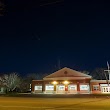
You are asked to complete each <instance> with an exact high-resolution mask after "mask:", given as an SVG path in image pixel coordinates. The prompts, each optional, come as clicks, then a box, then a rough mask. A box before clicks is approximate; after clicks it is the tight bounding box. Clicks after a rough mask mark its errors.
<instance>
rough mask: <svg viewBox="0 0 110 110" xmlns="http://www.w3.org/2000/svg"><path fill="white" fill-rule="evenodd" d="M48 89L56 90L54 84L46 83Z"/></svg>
mask: <svg viewBox="0 0 110 110" xmlns="http://www.w3.org/2000/svg"><path fill="white" fill-rule="evenodd" d="M46 90H54V85H46Z"/></svg>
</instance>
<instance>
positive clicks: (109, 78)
mask: <svg viewBox="0 0 110 110" xmlns="http://www.w3.org/2000/svg"><path fill="white" fill-rule="evenodd" d="M107 67H108V69H107V70H104V71H105V72H108V75H109V77H108V78H107V76H106V75H105V76H106V80H107V82H108V86H109V81H110V66H109V63H108V61H107Z"/></svg>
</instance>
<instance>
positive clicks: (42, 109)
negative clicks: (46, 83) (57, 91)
mask: <svg viewBox="0 0 110 110" xmlns="http://www.w3.org/2000/svg"><path fill="white" fill-rule="evenodd" d="M0 110H110V99H109V98H108V97H106V98H29V97H28V98H26V97H25V98H23V97H0Z"/></svg>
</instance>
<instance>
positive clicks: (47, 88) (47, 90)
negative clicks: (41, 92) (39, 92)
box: [45, 84, 54, 94]
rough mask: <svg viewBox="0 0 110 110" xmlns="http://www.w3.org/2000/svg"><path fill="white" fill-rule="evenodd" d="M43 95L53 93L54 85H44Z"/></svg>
mask: <svg viewBox="0 0 110 110" xmlns="http://www.w3.org/2000/svg"><path fill="white" fill-rule="evenodd" d="M45 93H50V94H53V93H54V85H53V84H46V85H45Z"/></svg>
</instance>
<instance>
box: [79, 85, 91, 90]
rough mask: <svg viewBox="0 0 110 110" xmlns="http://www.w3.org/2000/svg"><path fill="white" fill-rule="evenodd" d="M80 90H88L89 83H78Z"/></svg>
mask: <svg viewBox="0 0 110 110" xmlns="http://www.w3.org/2000/svg"><path fill="white" fill-rule="evenodd" d="M80 90H89V85H80Z"/></svg>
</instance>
